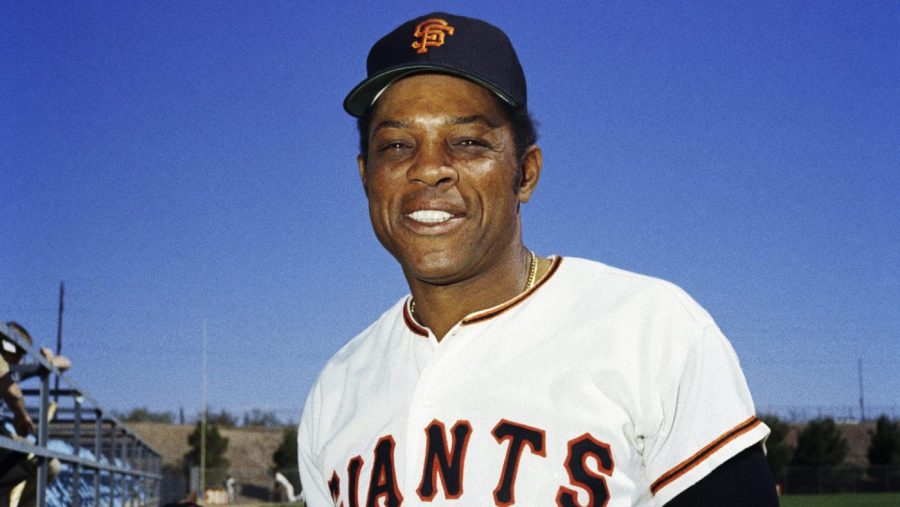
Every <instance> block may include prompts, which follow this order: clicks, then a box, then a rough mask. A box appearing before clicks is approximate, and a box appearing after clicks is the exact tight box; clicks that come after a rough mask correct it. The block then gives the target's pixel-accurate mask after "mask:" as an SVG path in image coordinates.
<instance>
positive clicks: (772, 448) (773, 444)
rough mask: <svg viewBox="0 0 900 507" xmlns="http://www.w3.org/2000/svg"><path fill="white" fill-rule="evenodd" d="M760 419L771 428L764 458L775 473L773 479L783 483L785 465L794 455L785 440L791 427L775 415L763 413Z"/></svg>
mask: <svg viewBox="0 0 900 507" xmlns="http://www.w3.org/2000/svg"><path fill="white" fill-rule="evenodd" d="M762 420H763V422H764V423H766V426H768V427H769V429H771V430H772V432H771V433H770V434H769V438H768V439H766V459H767V460H768V461H769V466H770V467H771V468H772V473H773V474H774V475H775V481H776V482H780V483H783V482H784V474H785V472H786V471H787V466H788V465H789V464H790V463H791V460H792V459H793V457H794V449H793V448H792V447H791V446H790V445H788V443H787V441H786V440H785V439H786V438H787V435H788V433H789V432H790V431H791V427H790V426H789V425H788V424H787V423H785V422H783V421H782V420H781V419H779V418H778V416H775V415H764V416H762Z"/></svg>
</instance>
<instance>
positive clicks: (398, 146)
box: [378, 141, 406, 151]
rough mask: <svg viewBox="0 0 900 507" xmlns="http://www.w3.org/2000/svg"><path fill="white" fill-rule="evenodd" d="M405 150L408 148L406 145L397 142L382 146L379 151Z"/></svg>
mask: <svg viewBox="0 0 900 507" xmlns="http://www.w3.org/2000/svg"><path fill="white" fill-rule="evenodd" d="M403 148H406V143H401V142H399V141H397V142H393V143H387V144H383V145H381V147H380V148H378V151H396V150H402V149H403Z"/></svg>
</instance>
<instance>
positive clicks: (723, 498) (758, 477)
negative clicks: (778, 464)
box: [666, 445, 778, 507]
mask: <svg viewBox="0 0 900 507" xmlns="http://www.w3.org/2000/svg"><path fill="white" fill-rule="evenodd" d="M723 505H727V506H729V507H778V495H777V494H776V493H775V478H774V477H773V475H772V470H771V468H769V463H768V462H767V461H766V456H765V454H764V453H763V450H762V446H760V445H754V446H752V447H750V448H748V449H745V450H743V451H741V452H740V453H738V454H737V455H736V456H735V457H733V458H731V459H730V460H728V461H726V462H725V463H723V464H721V465H720V466H718V467H717V468H716V469H715V470H713V471H712V472H710V473H709V475H707V476H706V477H704V478H703V479H700V481H699V482H697V483H696V484H694V485H693V486H691V487H690V488H688V489H686V490H684V491H683V492H682V493H681V494H679V495H678V496H676V497H675V498H673V499H672V500H671V501H670V502H668V503H667V504H666V507H705V506H710V507H712V506H715V507H720V506H723Z"/></svg>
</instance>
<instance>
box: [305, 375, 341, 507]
mask: <svg viewBox="0 0 900 507" xmlns="http://www.w3.org/2000/svg"><path fill="white" fill-rule="evenodd" d="M320 397H321V391H320V389H319V385H318V383H317V384H316V386H315V387H313V390H312V391H311V392H310V393H309V397H308V398H307V399H306V405H305V406H304V408H303V415H302V416H301V417H300V426H299V427H298V428H297V460H298V466H299V467H300V485H301V487H302V488H303V495H304V499H305V502H306V505H307V506H309V507H320V506H321V507H325V506H330V505H334V502H333V501H332V500H331V495H330V494H329V492H328V482H327V479H326V478H325V475H324V473H323V471H322V468H321V465H320V460H319V459H318V451H317V449H318V447H317V445H316V441H317V438H316V435H317V432H316V428H317V427H318V424H317V417H318V412H319V411H318V407H319V406H320V403H319V401H320Z"/></svg>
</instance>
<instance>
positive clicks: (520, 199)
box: [298, 13, 777, 507]
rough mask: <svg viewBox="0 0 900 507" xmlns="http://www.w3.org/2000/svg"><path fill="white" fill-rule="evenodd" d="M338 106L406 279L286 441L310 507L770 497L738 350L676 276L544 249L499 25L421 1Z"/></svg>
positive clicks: (524, 114) (532, 158)
mask: <svg viewBox="0 0 900 507" xmlns="http://www.w3.org/2000/svg"><path fill="white" fill-rule="evenodd" d="M367 67H368V76H367V78H366V79H365V80H364V81H363V82H361V83H360V84H359V85H357V86H356V87H355V88H354V89H353V90H352V91H351V92H350V94H349V95H348V96H347V98H346V100H345V102H344V107H345V109H346V110H347V111H348V112H349V113H350V114H351V115H353V116H355V117H357V118H358V122H359V131H360V155H359V157H358V165H359V174H360V178H361V180H362V184H363V187H364V189H365V194H366V197H367V199H368V205H369V213H370V217H371V220H372V226H373V229H374V231H375V234H376V236H377V237H378V239H379V241H380V242H381V243H382V245H384V247H385V248H386V249H387V250H388V251H389V252H390V253H391V254H392V255H393V256H394V257H395V258H396V260H397V262H398V263H399V265H400V267H401V269H402V270H403V273H404V276H405V278H406V280H407V283H408V284H409V289H410V295H409V296H406V297H404V298H402V299H401V300H400V301H398V302H397V303H396V304H395V305H394V306H393V307H392V308H391V309H389V310H388V311H387V312H386V313H385V314H384V315H382V316H381V317H380V318H379V319H378V320H377V321H376V322H375V323H373V324H372V325H371V326H370V327H369V328H368V329H366V330H365V331H363V332H362V333H361V334H360V335H358V336H356V337H355V338H354V339H353V340H351V341H350V342H349V343H348V344H347V345H346V346H344V347H343V348H342V349H341V350H340V351H339V352H338V353H337V354H336V355H335V357H334V358H332V359H331V361H329V363H328V364H327V365H326V367H325V369H324V371H323V372H322V374H321V375H320V377H319V379H318V381H317V382H316V385H315V386H314V388H313V390H312V392H311V393H310V394H309V397H308V399H307V402H306V406H305V408H304V412H303V416H302V419H301V423H300V429H299V435H298V444H299V455H300V474H301V480H302V483H303V488H304V493H305V495H306V499H307V503H308V505H310V506H312V507H319V506H325V505H343V506H346V507H351V506H352V507H359V506H362V505H365V506H378V505H385V506H399V505H401V504H405V505H422V504H435V505H466V506H469V505H471V506H484V505H503V506H506V505H513V504H518V505H525V506H544V505H561V506H602V505H606V506H630V505H662V504H666V505H673V506H679V505H730V506H763V505H777V499H776V498H775V488H774V482H773V480H772V477H771V473H770V472H769V470H768V466H767V464H766V461H765V458H764V455H763V447H762V442H763V441H764V439H765V437H766V436H767V435H768V428H766V426H765V425H764V424H762V423H761V422H760V421H759V419H757V418H756V416H755V414H754V409H753V402H752V400H751V398H750V394H749V392H748V390H747V386H746V382H745V381H744V377H743V374H742V373H741V370H740V366H739V364H738V361H737V358H736V356H735V354H734V351H733V350H732V348H731V346H730V344H729V343H728V341H727V339H726V338H725V337H724V336H723V335H722V334H721V332H720V331H719V329H718V327H717V326H716V325H715V323H714V322H713V320H712V319H711V318H710V316H709V315H708V314H707V313H706V312H705V311H704V310H703V309H702V308H701V307H699V306H698V305H697V304H696V303H695V302H694V301H693V300H692V299H691V298H690V297H689V296H687V295H686V294H685V293H684V292H683V291H681V290H680V289H678V288H677V287H675V286H673V285H671V284H669V283H667V282H664V281H661V280H657V279H653V278H649V277H645V276H641V275H637V274H634V273H629V272H626V271H623V270H619V269H616V268H612V267H609V266H606V265H603V264H600V263H597V262H593V261H588V260H584V259H577V258H571V257H566V258H563V257H562V256H558V255H556V256H550V257H542V256H538V255H536V254H535V253H534V252H532V251H530V250H529V249H528V248H527V247H526V246H525V245H524V244H523V242H522V229H521V219H520V212H521V207H522V205H523V204H525V203H527V202H528V200H529V198H530V197H531V194H532V193H533V192H534V191H535V188H536V186H537V183H538V179H539V176H540V173H541V166H542V156H541V150H540V148H538V146H537V145H536V144H535V143H536V133H535V129H534V126H533V124H532V121H531V118H530V116H529V113H528V109H527V97H526V95H527V94H526V85H525V76H524V73H523V71H522V68H521V66H520V64H519V61H518V58H517V57H516V54H515V51H514V49H513V47H512V45H511V44H510V42H509V40H508V38H507V37H506V35H505V34H504V33H503V32H502V31H501V30H499V29H498V28H496V27H494V26H492V25H490V24H488V23H485V22H483V21H480V20H476V19H471V18H465V17H461V16H455V15H451V14H446V13H432V14H428V15H425V16H421V17H418V18H416V19H413V20H411V21H408V22H406V23H404V24H403V25H401V26H400V27H398V28H397V29H395V30H394V31H392V32H391V33H389V34H388V35H386V36H385V37H384V38H382V39H381V40H379V41H378V42H377V43H376V44H375V45H374V46H373V47H372V50H371V51H370V53H369V58H368V65H367Z"/></svg>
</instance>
